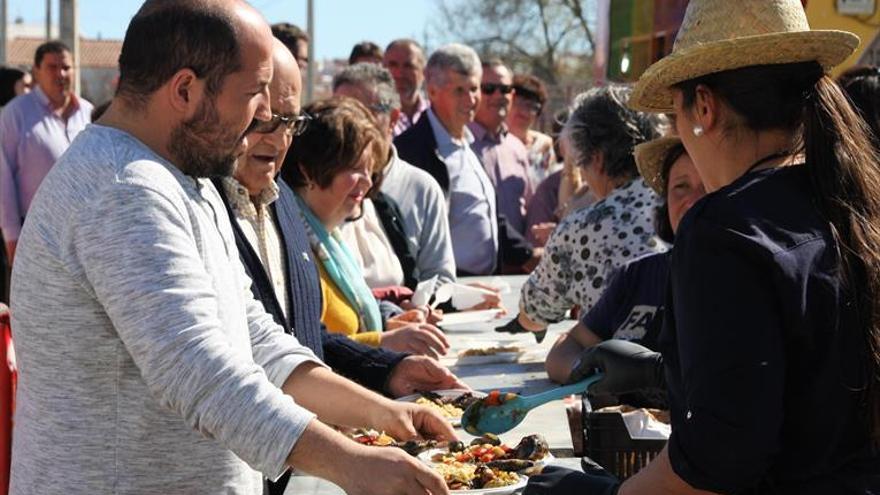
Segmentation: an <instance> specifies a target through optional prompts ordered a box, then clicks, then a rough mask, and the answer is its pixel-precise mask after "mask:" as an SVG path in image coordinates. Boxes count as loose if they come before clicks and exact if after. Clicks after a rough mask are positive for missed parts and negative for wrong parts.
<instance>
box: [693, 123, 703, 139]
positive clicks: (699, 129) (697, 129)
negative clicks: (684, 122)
mask: <svg viewBox="0 0 880 495" xmlns="http://www.w3.org/2000/svg"><path fill="white" fill-rule="evenodd" d="M702 135H703V126H701V125H695V126H694V136H697V137H700V136H702Z"/></svg>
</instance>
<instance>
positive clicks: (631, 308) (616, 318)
mask: <svg viewBox="0 0 880 495" xmlns="http://www.w3.org/2000/svg"><path fill="white" fill-rule="evenodd" d="M670 256H671V252H666V253H657V254H649V255H647V256H643V257H641V258H639V259H637V260H634V261H631V262H629V263H627V264H626V265H624V266H622V267H620V268H619V269H618V270H617V271H616V272H615V274H614V275H613V276H612V277H611V279H610V280H609V281H608V285H607V286H606V287H605V291H604V292H602V296H601V297H600V298H599V300H598V301H597V302H596V304H595V305H593V307H592V308H590V310H589V311H588V312H587V313H586V314H585V315H584V316H583V318H581V322H582V323H583V324H584V325H585V326H586V327H587V328H589V329H590V331H592V332H593V333H595V334H596V335H598V336H599V337H601V338H602V340H609V339H622V340H629V341H632V342H635V343H637V344H641V345H643V346H645V347H647V348H649V349H653V350H657V335H658V334H659V332H660V322H661V321H662V320H663V302H664V300H665V299H666V280H667V276H668V274H669V259H670Z"/></svg>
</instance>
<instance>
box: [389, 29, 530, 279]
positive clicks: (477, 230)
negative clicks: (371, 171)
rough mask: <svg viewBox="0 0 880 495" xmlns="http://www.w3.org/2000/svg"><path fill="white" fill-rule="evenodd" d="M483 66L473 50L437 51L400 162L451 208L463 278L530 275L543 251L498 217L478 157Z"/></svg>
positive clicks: (401, 140)
mask: <svg viewBox="0 0 880 495" xmlns="http://www.w3.org/2000/svg"><path fill="white" fill-rule="evenodd" d="M481 75H482V68H481V64H480V59H479V57H478V56H477V54H476V52H474V51H473V49H472V48H470V47H467V46H464V45H459V44H455V43H453V44H450V45H446V46H443V47H440V48H439V49H437V50H436V51H435V52H434V53H433V54H432V55H431V58H430V59H429V60H428V65H427V67H426V68H425V81H426V83H427V90H428V99H429V100H430V101H431V107H430V108H429V109H428V111H427V112H426V115H425V116H424V117H423V118H421V119H419V121H418V122H417V123H416V124H415V125H413V126H412V127H410V128H409V129H408V130H407V131H406V132H404V133H403V134H401V135H400V136H397V138H395V140H394V144H395V146H396V147H397V151H398V154H399V155H400V158H401V159H403V160H405V161H407V162H409V163H411V164H413V165H415V166H416V167H419V168H421V169H422V170H425V171H426V172H428V173H429V174H431V175H432V176H433V177H434V179H436V180H437V182H438V183H439V184H440V187H441V188H442V189H443V191H444V193H446V197H447V199H448V201H449V226H450V232H451V234H452V245H453V251H454V253H455V264H456V267H457V271H458V274H459V275H488V274H491V273H498V272H501V271H502V270H505V271H514V272H515V271H521V270H524V271H528V270H529V269H530V268H532V267H534V265H535V264H537V260H538V259H540V255H541V250H540V248H539V249H532V247H531V246H530V245H529V243H528V242H527V241H526V240H525V239H524V238H523V237H522V236H521V235H520V234H519V233H518V232H516V231H515V230H514V229H513V228H511V227H510V226H509V225H508V224H507V222H506V220H505V218H504V216H503V215H501V214H499V213H498V207H497V204H496V203H497V200H496V195H495V189H494V186H493V185H492V183H491V181H490V179H489V177H488V176H487V175H486V172H485V170H484V169H483V165H482V163H481V162H480V160H479V158H478V157H477V155H476V154H475V153H474V151H473V150H472V149H471V146H470V145H471V143H472V142H473V135H472V134H471V132H470V130H469V129H468V128H467V124H469V123H470V122H473V120H474V115H475V112H476V108H477V105H478V104H479V102H480V77H481Z"/></svg>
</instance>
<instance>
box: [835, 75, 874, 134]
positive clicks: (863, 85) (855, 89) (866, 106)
mask: <svg viewBox="0 0 880 495" xmlns="http://www.w3.org/2000/svg"><path fill="white" fill-rule="evenodd" d="M837 84H839V85H840V88H841V89H842V90H843V92H844V93H846V96H847V97H848V98H849V101H851V102H852V104H853V107H855V109H856V111H857V112H858V113H859V115H861V116H862V118H864V119H865V123H867V124H868V127H870V128H871V133H872V136H871V137H872V138H873V139H874V146H876V147H880V67H874V66H858V67H853V68H851V69H849V70H847V71H845V72H844V73H843V74H841V75H840V76H839V77H838V78H837Z"/></svg>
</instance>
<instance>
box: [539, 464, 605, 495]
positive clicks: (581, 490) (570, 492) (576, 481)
mask: <svg viewBox="0 0 880 495" xmlns="http://www.w3.org/2000/svg"><path fill="white" fill-rule="evenodd" d="M581 465H582V466H583V467H584V472H583V473H582V472H580V471H575V470H573V469H568V468H564V467H559V466H547V467H545V468H544V470H543V471H541V474H539V475H537V476H532V477H530V478H529V482H528V484H527V485H526V489H525V491H523V495H544V494H551V493H552V494H554V495H617V490H618V489H619V488H620V481H619V480H618V479H617V478H615V477H614V476H612V475H611V474H610V473H608V471H605V470H604V469H602V466H599V465H598V464H596V463H595V462H593V461H592V460H591V459H590V458H589V457H584V458H583V459H582V460H581Z"/></svg>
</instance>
